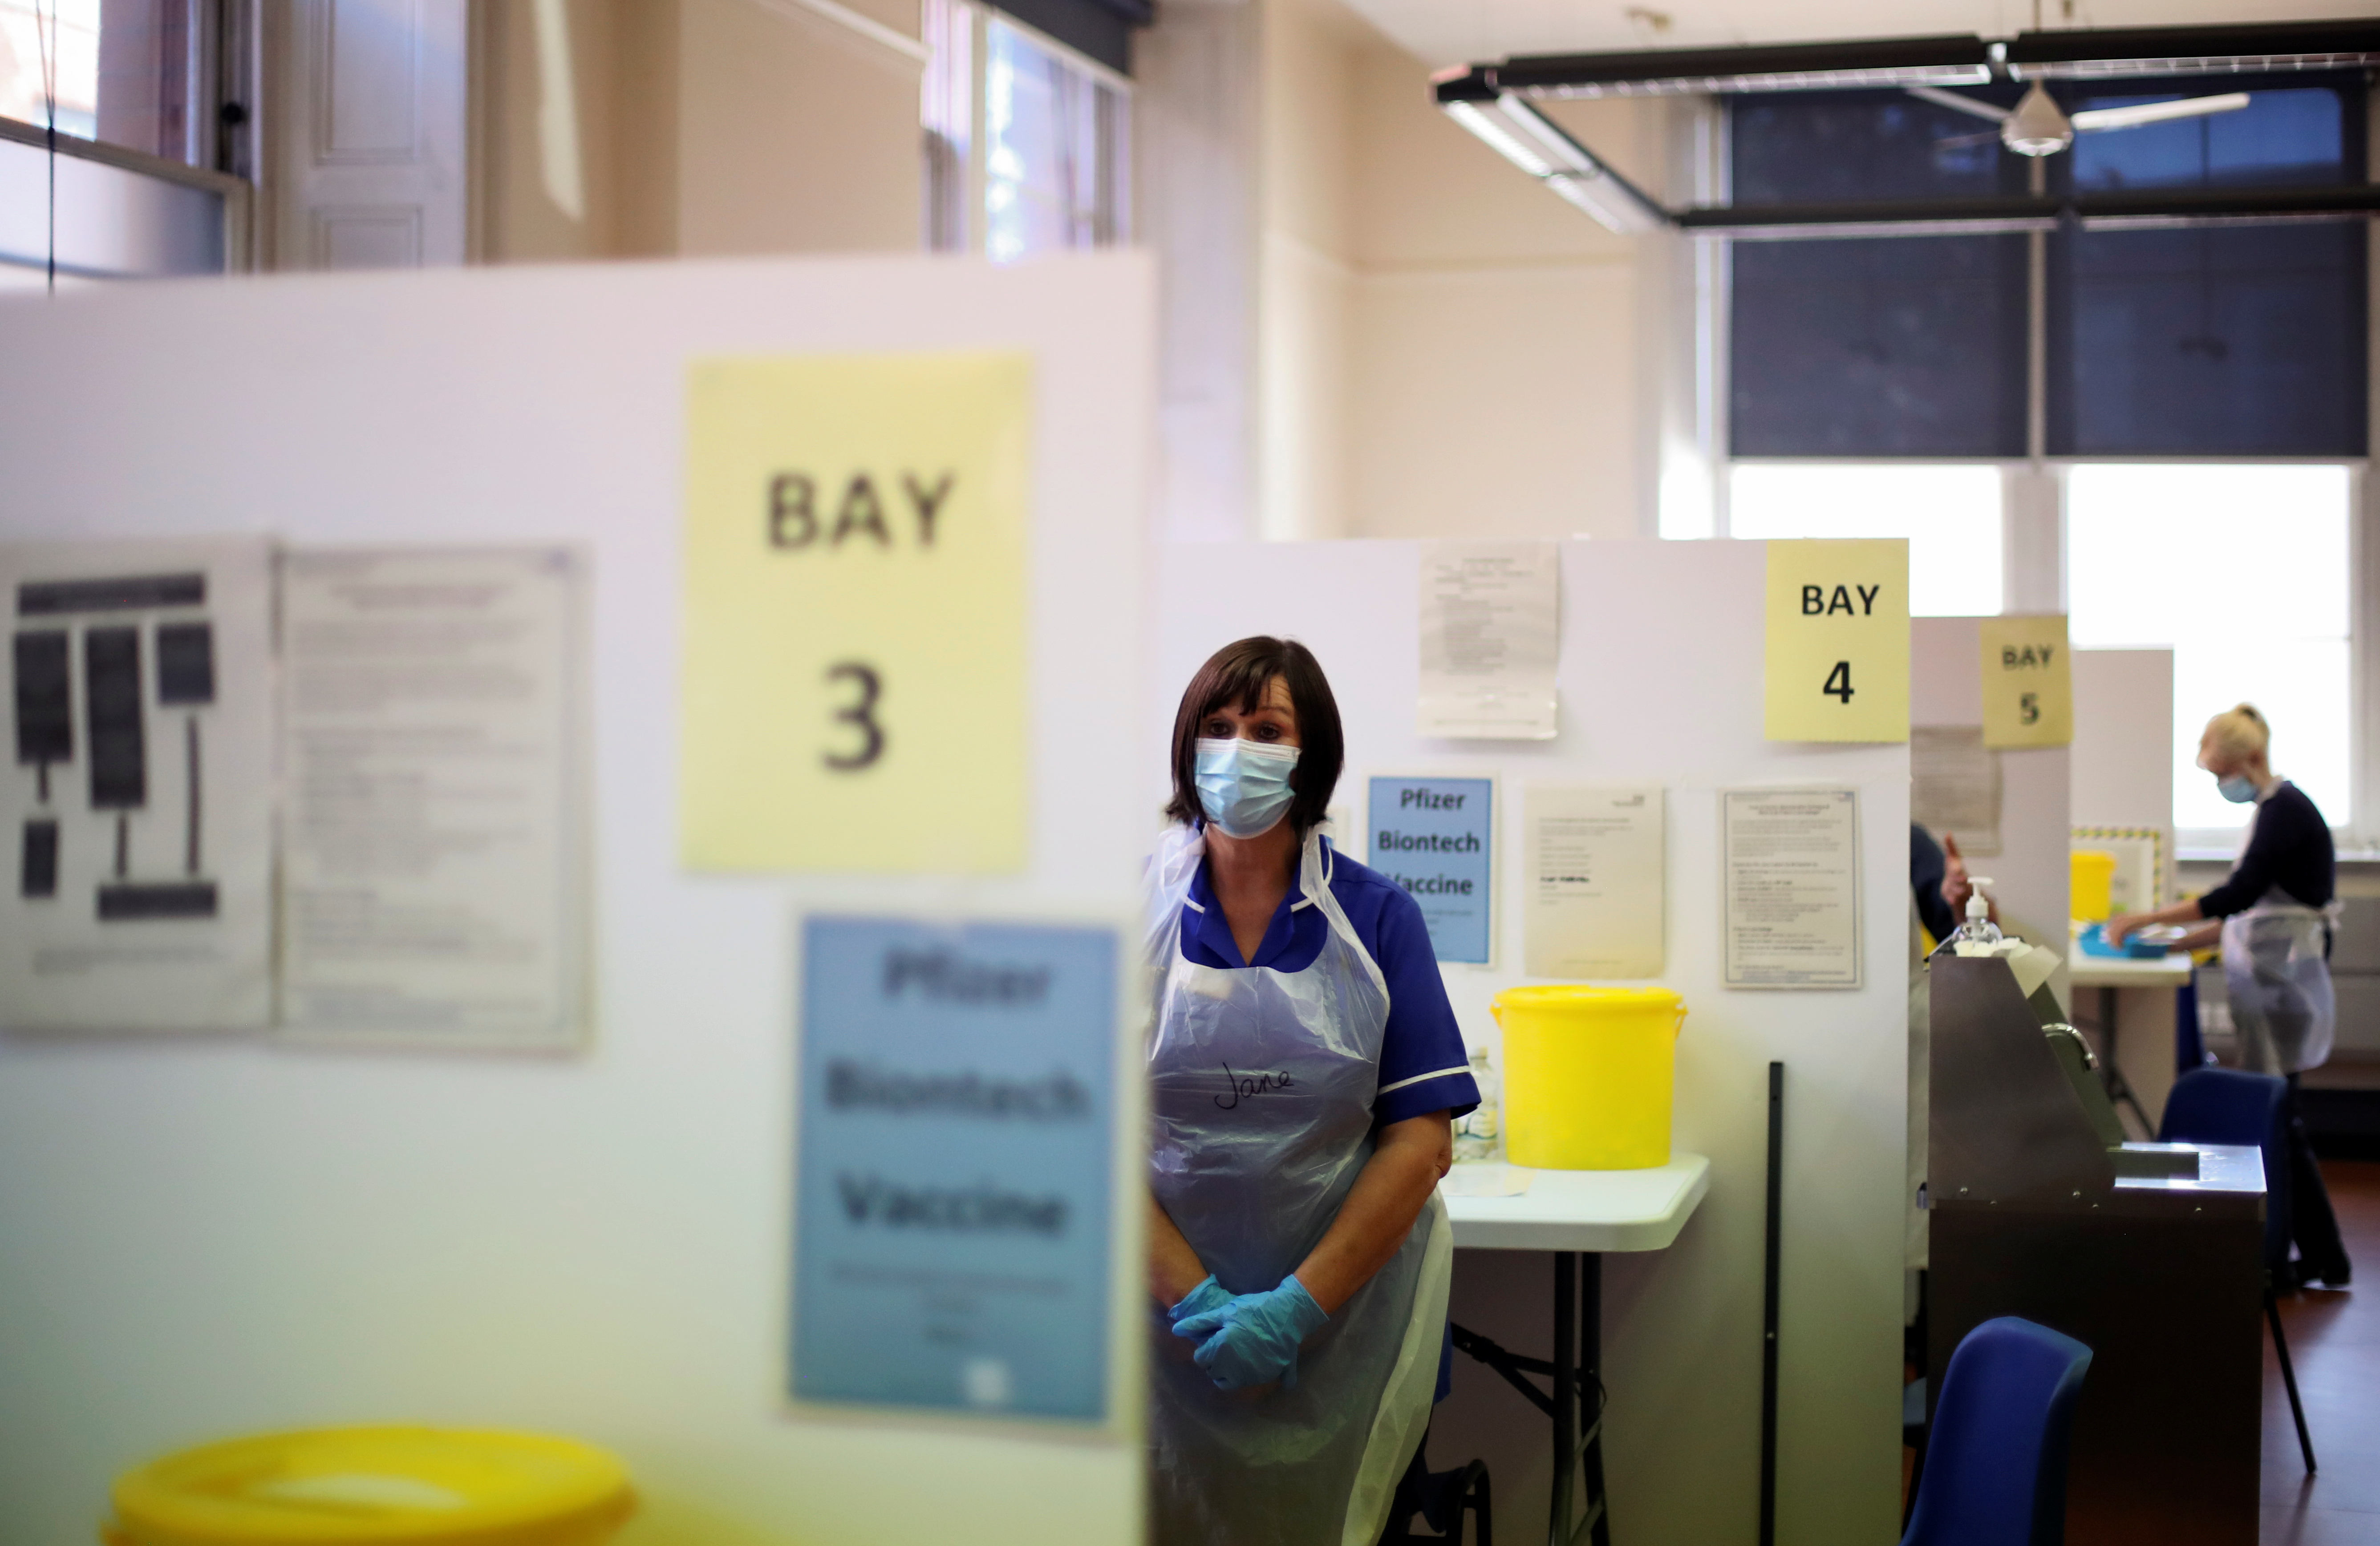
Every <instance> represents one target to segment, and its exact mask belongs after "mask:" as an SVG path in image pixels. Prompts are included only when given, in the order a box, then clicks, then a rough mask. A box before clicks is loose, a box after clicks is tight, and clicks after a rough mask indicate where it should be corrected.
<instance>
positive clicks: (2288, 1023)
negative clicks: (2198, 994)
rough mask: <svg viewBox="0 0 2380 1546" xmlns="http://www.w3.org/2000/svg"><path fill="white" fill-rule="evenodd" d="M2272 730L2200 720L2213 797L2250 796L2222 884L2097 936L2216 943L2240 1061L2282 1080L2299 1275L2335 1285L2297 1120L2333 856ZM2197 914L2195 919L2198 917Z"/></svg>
mask: <svg viewBox="0 0 2380 1546" xmlns="http://www.w3.org/2000/svg"><path fill="white" fill-rule="evenodd" d="M2271 746H2272V727H2271V726H2269V725H2267V724H2266V723H2265V717H2264V716H2263V715H2262V714H2259V713H2258V712H2256V709H2255V707H2254V706H2253V705H2251V704H2244V703H2243V704H2241V705H2240V707H2237V708H2233V709H2229V710H2227V711H2226V712H2224V713H2221V714H2217V715H2216V716H2215V718H2213V719H2209V720H2207V721H2206V731H2205V733H2204V735H2202V736H2201V737H2200V738H2199V742H2198V766H2199V767H2203V768H2204V769H2206V771H2207V772H2209V773H2212V774H2213V775H2215V787H2216V789H2218V790H2220V791H2222V793H2223V798H2225V799H2226V800H2229V801H2232V802H2235V803H2239V804H2242V805H2245V804H2250V803H2253V804H2254V806H2255V807H2256V809H2255V814H2254V815H2252V816H2251V817H2250V818H2249V821H2248V841H2247V846H2246V847H2245V848H2243V849H2242V850H2241V851H2240V858H2239V861H2238V862H2237V863H2236V864H2233V865H2232V866H2231V874H2230V876H2229V877H2228V878H2227V879H2226V880H2225V881H2224V882H2223V884H2222V885H2220V886H2218V887H2216V888H2215V889H2214V890H2212V891H2209V892H2207V893H2206V894H2205V895H2204V896H2203V897H2198V898H2194V899H2192V900H2187V901H2179V902H2176V903H2174V904H2173V905H2172V906H2170V907H2166V908H2160V909H2158V910H2157V911H2156V912H2135V913H2132V914H2130V915H2128V916H2126V917H2121V918H2116V919H2111V920H2110V921H2109V922H2108V924H2107V937H2108V939H2109V940H2110V941H2112V942H2116V943H2121V942H2122V940H2123V938H2124V936H2126V935H2128V934H2131V932H2132V931H2134V930H2135V929H2139V928H2143V927H2145V926H2146V925H2148V924H2200V926H2199V927H2196V928H2192V929H2191V930H2190V931H2189V932H2188V933H2187V934H2185V935H2183V936H2182V939H2181V944H2182V946H2183V948H2190V949H2200V948H2204V947H2206V946H2208V945H2213V944H2215V943H2216V941H2217V940H2218V939H2219V940H2220V941H2221V944H2222V947H2223V984H2224V987H2225V989H2226V990H2227V992H2228V995H2229V997H2230V1001H2231V1024H2232V1027H2233V1029H2234V1030H2235V1031H2236V1032H2237V1033H2239V1038H2240V1063H2241V1065H2242V1066H2244V1067H2246V1068H2247V1069H2251V1070H2253V1071H2254V1072H2257V1073H2270V1074H2281V1075H2284V1076H2286V1077H2287V1078H2288V1080H2289V1108H2290V1109H2289V1129H2290V1148H2291V1153H2290V1166H2289V1170H2290V1181H2291V1183H2292V1190H2293V1192H2294V1194H2295V1196H2294V1199H2293V1203H2292V1207H2291V1210H2290V1211H2291V1214H2292V1215H2293V1217H2294V1219H2295V1221H2296V1228H2295V1233H2296V1236H2297V1241H2298V1254H2299V1256H2300V1258H2301V1260H2300V1261H2299V1262H2297V1263H2296V1266H2297V1267H2298V1270H2299V1272H2300V1274H2301V1277H2302V1278H2304V1279H2307V1280H2312V1279H2316V1278H2319V1279H2320V1280H2322V1281H2323V1282H2325V1283H2326V1284H2328V1285H2330V1286H2332V1287H2334V1288H2336V1287H2340V1286H2344V1285H2345V1284H2346V1282H2347V1280H2348V1274H2349V1271H2350V1268H2349V1265H2348V1261H2347V1252H2346V1250H2345V1249H2344V1248H2343V1247H2342V1246H2341V1245H2340V1244H2339V1239H2338V1224H2337V1223H2336V1221H2335V1220H2334V1219H2333V1218H2332V1216H2331V1212H2330V1199H2329V1196H2328V1195H2327V1193H2326V1192H2325V1190H2324V1188H2323V1184H2322V1172H2321V1171H2320V1169H2318V1168H2317V1167H2316V1166H2315V1165H2314V1160H2313V1149H2312V1146H2311V1145H2310V1144H2309V1143H2308V1142H2307V1141H2306V1137H2305V1129H2304V1124H2303V1123H2302V1122H2301V1121H2300V1120H2299V1119H2298V1116H2297V1084H2298V1075H2299V1073H2300V1072H2301V1070H2303V1069H2313V1068H2319V1067H2321V1066H2322V1064H2323V1063H2324V1062H2325V1060H2326V1059H2328V1057H2330V1041H2331V1033H2332V1031H2333V1028H2334V1026H2335V1024H2336V1022H2337V1019H2338V1011H2337V1007H2336V1003H2335V1000H2334V999H2333V997H2332V994H2331V985H2330V964H2329V962H2330V937H2331V920H2332V913H2333V910H2334V908H2335V906H2336V896H2337V855H2336V853H2335V852H2334V851H2333V849H2332V847H2331V841H2330V825H2329V823H2327V822H2325V821H2324V820H2323V818H2322V813H2321V812H2320V811H2318V810H2316V809H2315V808H2314V803H2313V801H2311V800H2309V799H2307V798H2306V796H2305V791H2302V790H2301V789H2299V788H2298V787H2297V786H2296V785H2295V784H2293V783H2290V782H2289V780H2288V779H2282V778H2277V777H2276V776H2275V775H2274V773H2273V768H2272V763H2271V761H2270V756H2269V754H2270V750H2271ZM2202 920H2204V922H2203V923H2202V922H2201V921H2202Z"/></svg>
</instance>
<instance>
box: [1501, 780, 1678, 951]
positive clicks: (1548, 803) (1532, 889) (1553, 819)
mask: <svg viewBox="0 0 2380 1546" xmlns="http://www.w3.org/2000/svg"><path fill="white" fill-rule="evenodd" d="M1663 808H1664V799H1663V791H1662V789H1661V786H1660V785H1658V784H1636V785H1628V786H1624V787H1619V786H1599V787H1586V786H1582V785H1573V784H1532V785H1531V786H1529V791H1528V795H1527V805H1526V809H1525V812H1524V821H1525V822H1526V824H1527V826H1526V832H1525V836H1524V842H1525V844H1526V847H1527V851H1528V864H1529V881H1528V887H1527V888H1526V890H1525V891H1524V893H1523V896H1524V902H1523V906H1524V910H1525V911H1524V916H1523V949H1524V954H1525V957H1526V960H1525V961H1524V970H1525V971H1526V972H1528V974H1529V975H1530V976H1532V977H1658V976H1659V975H1660V974H1661V969H1662V944H1663V941H1662V920H1663V918H1664V916H1665V915H1666V905H1665V900H1664V881H1665V873H1664V862H1663V833H1662V827H1663V821H1662V812H1663Z"/></svg>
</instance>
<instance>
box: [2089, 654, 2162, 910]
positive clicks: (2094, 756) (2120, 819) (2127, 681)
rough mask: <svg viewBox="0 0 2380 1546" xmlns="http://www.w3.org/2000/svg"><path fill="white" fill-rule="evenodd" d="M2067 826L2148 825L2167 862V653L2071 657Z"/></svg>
mask: <svg viewBox="0 0 2380 1546" xmlns="http://www.w3.org/2000/svg"><path fill="white" fill-rule="evenodd" d="M2073 788H2074V795H2073V806H2074V823H2075V825H2076V826H2078V827H2157V828H2158V829H2160V830H2162V831H2163V832H2164V833H2165V835H2166V859H2167V863H2168V864H2171V863H2172V858H2173V651H2172V650H2169V649H2078V650H2076V651H2075V652H2074V774H2073Z"/></svg>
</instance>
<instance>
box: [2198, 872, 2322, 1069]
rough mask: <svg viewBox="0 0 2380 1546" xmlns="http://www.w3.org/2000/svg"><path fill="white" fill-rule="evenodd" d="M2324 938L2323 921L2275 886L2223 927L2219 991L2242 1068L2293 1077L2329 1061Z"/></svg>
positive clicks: (2318, 912) (2319, 914)
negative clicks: (2237, 1041)
mask: <svg viewBox="0 0 2380 1546" xmlns="http://www.w3.org/2000/svg"><path fill="white" fill-rule="evenodd" d="M2329 933H2330V917H2329V914H2328V913H2326V912H2324V911H2323V910H2322V909H2320V908H2313V907H2308V906H2306V905H2305V904H2304V903H2303V902H2301V901H2299V900H2296V899H2295V898H2293V897H2291V896H2290V895H2289V893H2288V892H2286V891H2284V890H2282V889H2281V888H2279V887H2277V886H2276V887H2274V888H2272V889H2270V890H2268V891H2266V892H2265V894H2264V896H2263V897H2262V898H2260V899H2258V900H2257V902H2256V905H2255V906H2253V907H2252V908H2250V909H2248V911H2247V912H2235V913H2233V914H2232V915H2231V916H2230V917H2228V918H2226V919H2224V920H2223V986H2224V990H2225V992H2226V993H2227V994H2228V996H2229V997H2230V1000H2231V1029H2232V1030H2233V1032H2234V1033H2237V1034H2238V1036H2239V1038H2240V1067H2242V1068H2244V1069H2248V1070H2249V1071H2250V1072H2252V1073H2267V1074H2293V1073H2297V1072H2300V1071H2301V1070H2302V1069H2314V1068H2320V1067H2321V1066H2322V1065H2323V1064H2324V1063H2325V1062H2326V1061H2327V1060H2328V1059H2329V1057H2330V1039H2331V1034H2332V1032H2333V1031H2334V1030H2335V1029H2336V1027H2337V1024H2338V1004H2337V1000H2336V999H2335V998H2334V997H2333V996H2332V994H2331V986H2330V963H2329V962H2328V961H2327V960H2324V959H2323V946H2324V944H2325V941H2326V940H2327V939H2328V937H2329Z"/></svg>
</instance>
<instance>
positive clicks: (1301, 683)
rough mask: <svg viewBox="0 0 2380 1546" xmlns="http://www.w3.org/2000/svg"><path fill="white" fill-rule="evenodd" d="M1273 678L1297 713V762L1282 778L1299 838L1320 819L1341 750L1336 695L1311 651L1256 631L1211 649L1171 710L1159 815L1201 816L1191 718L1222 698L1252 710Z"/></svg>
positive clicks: (1335, 781)
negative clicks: (1168, 792)
mask: <svg viewBox="0 0 2380 1546" xmlns="http://www.w3.org/2000/svg"><path fill="white" fill-rule="evenodd" d="M1274 677H1279V678H1281V681H1282V682H1284V683H1286V684H1287V685H1288V687H1289V705H1290V707H1291V708H1292V709H1293V711H1294V712H1295V713H1296V715H1297V745H1298V752H1297V767H1296V769H1295V771H1293V772H1292V773H1291V774H1290V776H1289V788H1290V794H1291V798H1290V802H1289V819H1290V822H1291V824H1292V825H1293V826H1294V827H1296V828H1297V831H1298V834H1299V835H1300V836H1301V837H1302V836H1304V835H1305V833H1306V832H1308V831H1311V830H1312V829H1313V828H1314V827H1317V826H1318V825H1319V824H1320V823H1321V820H1322V817H1323V815H1324V814H1325V813H1326V812H1328V811H1329V810H1330V794H1331V791H1333V790H1335V789H1337V788H1338V787H1339V769H1340V767H1341V766H1342V764H1343V763H1344V762H1345V761H1346V756H1347V743H1346V739H1345V737H1344V736H1343V735H1342V732H1341V731H1340V729H1339V700H1338V699H1336V698H1334V697H1332V696H1331V695H1330V678H1329V677H1326V676H1324V675H1323V674H1322V662H1320V661H1319V660H1317V659H1316V658H1314V652H1313V651H1312V650H1310V649H1308V648H1306V647H1305V646H1304V645H1302V644H1299V643H1298V642H1297V641H1296V640H1294V639H1276V638H1273V637H1271V636H1270V635H1269V634H1258V635H1257V636H1256V637H1255V638H1250V639H1242V640H1240V641H1238V642H1237V643H1235V644H1227V645H1225V646H1223V647H1222V648H1220V649H1219V650H1217V651H1215V653H1214V654H1212V655H1210V656H1208V658H1207V663H1206V664H1205V665H1203V666H1201V667H1199V668H1198V674H1197V675H1196V676H1194V677H1192V678H1191V679H1190V685H1189V686H1187V687H1185V688H1184V689H1183V691H1182V707H1180V708H1179V709H1177V710H1175V711H1174V715H1173V798H1172V801H1171V802H1170V803H1167V805H1166V807H1165V814H1166V815H1169V816H1172V818H1173V819H1174V820H1176V821H1178V822H1182V823H1184V824H1185V825H1188V826H1196V825H1197V824H1198V823H1199V822H1202V821H1204V820H1205V819H1206V816H1207V813H1206V811H1205V809H1204V808H1203V807H1201V806H1200V805H1199V803H1198V778H1197V774H1198V724H1199V721H1201V720H1203V719H1206V718H1207V716H1208V715H1209V714H1212V713H1213V712H1214V711H1215V710H1216V709H1218V708H1220V707H1222V706H1223V705H1225V704H1227V703H1228V704H1230V705H1232V706H1233V707H1235V708H1237V709H1238V710H1239V711H1240V712H1241V713H1243V714H1248V713H1253V712H1254V711H1255V710H1256V707H1257V705H1258V704H1260V703H1262V702H1263V701H1264V695H1265V689H1266V687H1268V686H1269V685H1270V683H1271V682H1272V679H1273V678H1274Z"/></svg>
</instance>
